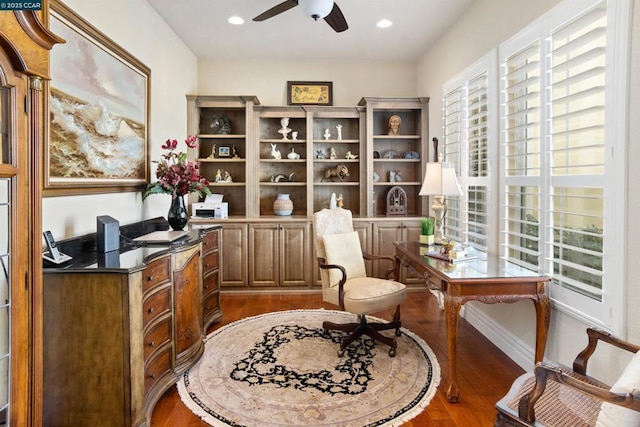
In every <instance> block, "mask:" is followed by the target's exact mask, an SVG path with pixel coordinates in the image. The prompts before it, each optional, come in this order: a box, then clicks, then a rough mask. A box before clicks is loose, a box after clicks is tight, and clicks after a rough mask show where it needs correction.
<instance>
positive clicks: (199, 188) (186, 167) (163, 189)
mask: <svg viewBox="0 0 640 427" xmlns="http://www.w3.org/2000/svg"><path fill="white" fill-rule="evenodd" d="M184 142H185V144H186V145H187V150H189V149H192V148H197V147H198V139H197V138H196V137H195V136H192V135H189V136H188V137H187V139H186V140H185V141H184ZM177 148H178V141H177V140H175V139H167V140H166V141H165V143H164V144H163V145H162V149H163V150H167V152H166V153H164V154H163V155H162V156H161V159H160V160H158V161H155V160H154V161H153V163H157V164H158V167H157V168H156V178H158V180H157V181H155V182H151V183H149V184H147V186H146V188H145V189H144V191H143V192H142V200H143V201H144V200H145V199H146V198H147V197H149V196H150V195H152V194H171V197H172V201H171V208H170V209H169V213H168V214H167V221H168V222H169V225H170V226H171V228H173V229H174V230H182V229H183V228H184V227H185V225H187V220H188V217H187V209H186V206H185V204H184V196H185V195H188V194H190V193H196V194H197V195H198V196H199V197H202V196H205V195H207V194H211V190H209V181H208V180H207V179H206V178H203V177H202V176H200V170H199V168H198V164H197V163H196V162H190V161H189V160H188V156H187V152H185V151H176V150H177Z"/></svg>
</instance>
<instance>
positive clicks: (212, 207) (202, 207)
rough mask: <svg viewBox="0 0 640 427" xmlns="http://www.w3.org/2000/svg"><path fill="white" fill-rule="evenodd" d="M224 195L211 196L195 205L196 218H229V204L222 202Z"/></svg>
mask: <svg viewBox="0 0 640 427" xmlns="http://www.w3.org/2000/svg"><path fill="white" fill-rule="evenodd" d="M222 198H223V196H222V194H209V195H208V196H207V197H206V198H205V199H204V202H199V203H193V204H192V205H191V213H192V215H193V217H194V218H229V203H227V202H223V201H222Z"/></svg>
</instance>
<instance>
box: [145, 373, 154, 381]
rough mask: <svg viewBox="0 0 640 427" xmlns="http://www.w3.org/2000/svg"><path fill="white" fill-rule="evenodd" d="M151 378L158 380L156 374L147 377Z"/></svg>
mask: <svg viewBox="0 0 640 427" xmlns="http://www.w3.org/2000/svg"><path fill="white" fill-rule="evenodd" d="M147 376H148V377H149V378H151V379H152V380H153V379H155V378H156V374H149V375H147Z"/></svg>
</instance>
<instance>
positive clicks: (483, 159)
mask: <svg viewBox="0 0 640 427" xmlns="http://www.w3.org/2000/svg"><path fill="white" fill-rule="evenodd" d="M496 62H497V58H496V52H495V51H493V52H490V53H489V54H487V55H485V56H484V57H483V58H481V59H480V60H479V61H477V62H476V63H475V64H473V65H472V66H471V67H469V68H468V69H467V70H465V71H464V72H463V73H461V74H460V75H459V76H457V77H455V78H453V79H451V80H450V81H449V82H447V83H446V84H445V85H444V99H443V105H444V112H443V121H444V124H443V128H444V150H443V151H444V153H445V160H446V161H448V162H450V163H452V164H453V165H454V166H455V169H456V174H457V175H458V177H459V180H460V184H461V186H462V187H463V196H461V197H448V198H447V205H448V212H447V216H446V218H445V220H446V223H445V235H446V236H447V237H452V238H454V239H456V240H458V241H464V242H466V243H468V244H469V245H470V246H473V247H474V248H476V249H477V250H480V251H484V252H486V251H487V250H488V247H489V226H490V224H491V220H490V212H491V210H492V209H491V206H490V192H489V188H490V187H491V182H490V178H491V176H490V168H489V163H490V155H491V153H492V151H493V152H495V153H497V149H498V147H497V136H496V135H497V134H496V133H495V132H496V126H495V125H493V126H492V125H491V121H490V118H491V117H496V116H497V107H496V106H495V104H496V103H495V100H494V98H495V97H494V96H491V95H490V93H491V91H490V89H491V88H492V89H493V92H494V93H495V92H496V91H497V77H496V76H497V70H496V66H495V64H496ZM490 81H493V82H494V83H493V87H492V85H490ZM492 136H493V138H492ZM491 141H492V142H491ZM490 142H491V143H490Z"/></svg>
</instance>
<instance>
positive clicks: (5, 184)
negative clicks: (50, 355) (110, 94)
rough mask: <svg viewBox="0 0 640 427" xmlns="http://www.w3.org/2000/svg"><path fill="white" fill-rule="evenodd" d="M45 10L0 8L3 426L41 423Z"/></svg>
mask: <svg viewBox="0 0 640 427" xmlns="http://www.w3.org/2000/svg"><path fill="white" fill-rule="evenodd" d="M41 4H42V10H40V11H9V10H5V11H2V12H1V13H0V204H1V205H2V206H3V209H2V211H3V214H2V215H0V236H2V238H1V244H0V247H1V248H2V249H1V250H0V260H2V264H3V267H4V272H5V274H4V275H2V277H3V279H2V280H0V283H1V287H2V293H3V295H4V298H3V304H2V306H1V307H0V318H2V319H3V321H2V322H0V348H1V349H2V350H1V351H0V360H2V369H0V424H2V425H5V424H7V425H11V426H32V425H33V426H38V425H41V420H42V410H41V403H42V381H41V380H42V258H41V257H42V246H41V241H42V187H41V180H42V157H41V156H42V147H44V138H45V118H46V113H45V108H44V107H45V88H46V83H45V82H46V81H47V80H48V79H49V51H50V50H51V49H52V48H53V47H54V45H55V44H57V43H61V42H64V40H62V39H60V38H59V37H57V36H55V35H54V34H52V33H50V32H49V31H48V30H47V28H48V26H47V24H48V14H49V1H48V0H43V1H42V3H41ZM9 272H10V273H9Z"/></svg>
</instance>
